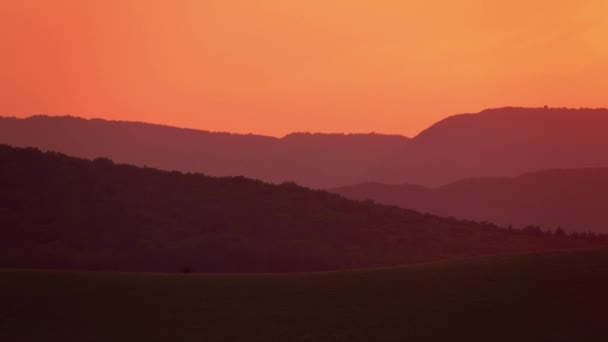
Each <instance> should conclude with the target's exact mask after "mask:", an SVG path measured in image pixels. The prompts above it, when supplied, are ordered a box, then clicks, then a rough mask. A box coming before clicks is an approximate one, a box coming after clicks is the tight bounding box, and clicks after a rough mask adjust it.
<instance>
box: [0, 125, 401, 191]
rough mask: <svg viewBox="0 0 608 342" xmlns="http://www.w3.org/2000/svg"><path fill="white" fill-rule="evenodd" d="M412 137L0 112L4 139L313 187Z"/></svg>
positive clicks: (357, 175)
mask: <svg viewBox="0 0 608 342" xmlns="http://www.w3.org/2000/svg"><path fill="white" fill-rule="evenodd" d="M408 140H409V139H408V138H406V137H403V136H391V135H381V134H309V133H293V134H289V135H287V136H285V137H283V138H280V139H279V138H274V137H267V136H259V135H253V134H249V135H242V134H230V133H221V132H208V131H200V130H193V129H180V128H175V127H168V126H160V125H152V124H146V123H138V122H118V121H105V120H99V119H93V120H85V119H80V118H75V117H68V116H65V117H49V116H33V117H30V118H27V119H15V118H0V143H3V144H8V145H12V146H17V147H36V148H40V149H42V150H49V151H57V152H61V153H65V154H68V155H71V156H76V157H81V158H89V159H93V158H97V157H107V158H110V159H112V160H114V161H116V162H120V163H126V164H132V165H138V166H148V167H154V168H159V169H163V170H178V171H183V172H200V173H205V174H208V175H211V176H246V177H249V178H255V179H260V180H263V181H267V182H274V183H282V182H286V181H293V182H297V183H298V184H302V185H306V186H312V187H330V186H335V185H336V184H340V185H347V184H353V183H356V182H360V181H362V180H364V178H362V177H363V175H364V173H365V172H366V171H367V170H369V169H370V168H371V167H372V165H374V164H376V163H378V162H379V161H380V160H385V159H387V158H389V157H390V156H391V155H393V154H395V153H397V152H398V151H400V150H402V149H403V146H404V144H406V143H407V141H408Z"/></svg>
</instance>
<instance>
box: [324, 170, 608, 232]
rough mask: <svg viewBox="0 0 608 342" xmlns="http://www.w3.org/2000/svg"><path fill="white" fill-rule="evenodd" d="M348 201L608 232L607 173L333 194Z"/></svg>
mask: <svg viewBox="0 0 608 342" xmlns="http://www.w3.org/2000/svg"><path fill="white" fill-rule="evenodd" d="M332 191H333V192H335V193H338V194H341V195H343V196H345V197H347V198H351V199H359V200H366V199H371V200H374V201H376V202H378V203H382V204H389V205H397V206H400V207H403V208H409V209H413V210H417V211H421V212H428V213H433V214H435V215H440V216H452V217H456V218H460V219H468V220H475V221H489V222H494V223H497V224H499V225H503V226H507V225H513V226H515V227H518V228H522V227H524V226H527V225H537V226H541V227H544V228H551V229H554V228H556V227H562V228H564V229H566V230H568V231H574V232H586V231H594V232H599V233H608V217H607V216H606V213H607V212H608V201H606V198H608V169H571V170H547V171H539V172H533V173H527V174H524V175H521V176H518V177H513V178H477V179H467V180H462V181H458V182H455V183H451V184H447V185H444V186H441V187H438V188H425V187H422V186H416V185H408V184H403V185H387V184H378V183H367V184H360V185H354V186H348V187H342V188H337V189H333V190H332Z"/></svg>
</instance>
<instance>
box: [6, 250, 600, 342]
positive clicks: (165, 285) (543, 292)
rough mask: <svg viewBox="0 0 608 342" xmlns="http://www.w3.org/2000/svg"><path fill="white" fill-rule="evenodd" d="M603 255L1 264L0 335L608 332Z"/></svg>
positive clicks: (204, 337) (425, 337) (209, 337)
mask: <svg viewBox="0 0 608 342" xmlns="http://www.w3.org/2000/svg"><path fill="white" fill-rule="evenodd" d="M606 265H608V252H606V251H602V252H599V251H598V252H577V253H555V254H553V253H551V254H542V255H520V256H504V257H493V258H482V259H476V260H467V261H458V262H451V263H437V264H427V265H414V266H409V267H405V268H394V269H384V270H373V271H361V272H344V273H341V272H337V273H309V274H283V275H278V274H258V275H167V274H128V273H94V272H92V273H73V272H25V271H3V272H0V302H1V303H2V305H0V340H3V341H41V340H44V341H82V340H87V341H167V340H172V341H210V342H214V341H264V342H266V341H483V342H485V341H509V342H511V341H605V340H606V339H608V330H607V328H606V322H605V315H604V312H605V310H606V307H607V306H608V299H607V297H606V295H605V292H606V288H607V287H608V268H607V267H606ZM59 308H61V309H60V310H59Z"/></svg>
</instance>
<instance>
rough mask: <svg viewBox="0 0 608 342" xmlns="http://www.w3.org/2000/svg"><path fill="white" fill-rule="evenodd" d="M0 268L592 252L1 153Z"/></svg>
mask: <svg viewBox="0 0 608 342" xmlns="http://www.w3.org/2000/svg"><path fill="white" fill-rule="evenodd" d="M0 227H1V229H0V267H19V268H61V269H86V270H123V271H167V272H176V271H179V270H193V271H197V272H268V271H314V270H337V269H353V268H366V267H378V266H391V265H396V264H406V263H414V262H423V261H432V260H441V259H450V258H461V257H473V256H479V255H493V254H504V253H516V252H528V251H547V250H561V249H578V248H596V247H598V246H605V243H606V242H605V241H604V240H605V239H604V240H602V239H596V240H583V239H575V238H571V237H564V236H554V235H551V234H541V233H540V232H532V233H531V234H530V233H529V232H528V233H526V232H522V231H512V230H511V231H510V230H506V229H499V228H498V227H496V226H494V225H490V224H478V223H474V222H465V221H458V220H453V219H443V218H440V217H437V216H433V215H423V214H419V213H417V212H414V211H410V210H405V209H400V208H396V207H391V206H382V205H376V204H370V203H365V202H358V201H352V200H347V199H345V198H343V197H341V196H339V195H335V194H330V193H328V192H325V191H319V190H317V191H314V190H309V189H306V188H302V187H299V186H297V185H294V184H283V185H272V184H267V183H263V182H260V181H256V180H250V179H245V178H241V177H236V178H234V177H229V178H214V177H208V176H205V175H201V174H182V173H178V172H166V171H158V170H155V169H149V168H137V167H133V166H128V165H116V164H113V163H112V162H111V161H110V160H107V159H97V160H95V161H88V160H83V159H77V158H73V157H68V156H65V155H61V154H57V153H50V152H49V153H42V152H40V151H38V150H35V149H15V148H12V147H7V146H1V147H0Z"/></svg>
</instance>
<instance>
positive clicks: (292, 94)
mask: <svg viewBox="0 0 608 342" xmlns="http://www.w3.org/2000/svg"><path fill="white" fill-rule="evenodd" d="M607 6H608V3H606V2H603V1H600V0H592V1H586V2H585V3H580V2H579V1H574V0H560V1H548V0H542V1H534V2H529V1H523V0H518V1H510V2H506V3H505V2H502V1H497V0H494V1H489V2H479V1H476V0H466V1H460V2H454V3H452V2H442V1H438V0H433V1H425V2H417V1H416V2H414V1H406V2H394V1H389V0H382V1H377V2H374V3H370V2H366V1H348V2H347V1H344V0H338V1H332V2H329V3H328V2H325V1H317V0H315V1H308V2H306V3H293V2H285V1H279V0H263V1H255V2H252V1H236V2H230V4H228V3H225V2H222V1H204V2H198V1H191V0H181V1H173V2H171V4H170V5H169V4H168V3H165V2H163V1H160V0H154V1H141V0H128V1H123V0H121V1H116V0H113V1H103V2H101V1H86V2H83V1H76V0H58V1H53V2H49V1H42V0H28V1H7V2H6V4H3V8H2V11H0V20H1V21H2V22H3V25H2V26H0V39H2V41H3V42H4V46H3V54H2V56H0V62H1V63H2V64H3V65H5V66H6V67H5V68H3V75H2V77H0V93H2V94H10V96H5V97H3V98H2V102H3V108H2V110H3V112H4V113H5V114H7V115H15V116H20V117H21V116H24V115H30V114H32V113H47V114H50V115H58V114H64V113H70V114H73V115H78V116H85V117H103V118H106V119H123V120H132V121H145V122H156V123H161V124H166V125H171V126H180V127H192V128H204V129H207V130H212V131H230V132H238V133H248V132H255V133H259V134H263V135H270V136H281V135H284V134H286V133H288V132H293V131H311V132H313V131H314V132H335V131H345V132H369V131H375V132H381V133H390V134H394V133H399V134H403V135H406V136H414V135H415V134H417V133H418V132H420V131H421V130H422V129H423V128H425V127H427V126H429V125H430V124H431V123H433V122H436V121H438V120H439V119H441V118H443V117H445V116H446V115H448V114H455V113H469V112H475V111H477V110H479V109H481V108H495V107H503V106H506V105H517V106H525V107H540V106H544V105H548V106H551V107H581V106H582V107H602V106H606V105H607V104H606V100H605V94H604V91H603V90H604V89H607V88H608V83H606V82H608V81H607V80H608V68H607V67H606V65H608V63H606V62H607V61H608V49H607V48H606V45H605V44H604V43H603V42H604V37H605V36H606V33H608V32H607V31H606V28H605V25H604V24H603V16H602V13H606V10H608V8H607Z"/></svg>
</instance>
